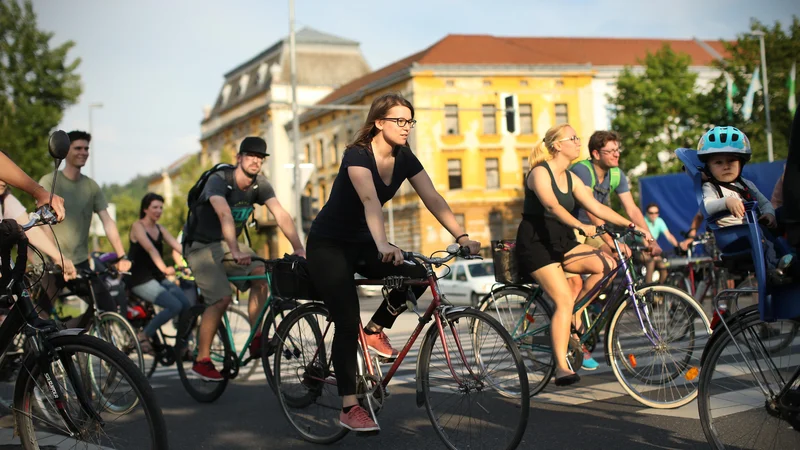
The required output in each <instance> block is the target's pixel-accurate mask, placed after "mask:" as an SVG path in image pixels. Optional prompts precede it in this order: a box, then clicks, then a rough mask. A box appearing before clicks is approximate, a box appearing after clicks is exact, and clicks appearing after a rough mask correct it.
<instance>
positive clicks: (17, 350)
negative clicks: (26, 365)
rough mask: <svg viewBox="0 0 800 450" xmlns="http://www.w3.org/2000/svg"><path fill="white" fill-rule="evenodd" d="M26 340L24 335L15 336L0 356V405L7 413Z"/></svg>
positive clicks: (12, 398)
mask: <svg viewBox="0 0 800 450" xmlns="http://www.w3.org/2000/svg"><path fill="white" fill-rule="evenodd" d="M27 340H28V337H27V336H25V335H24V334H22V333H19V334H17V335H16V336H14V341H13V343H12V344H11V346H9V348H7V349H6V351H5V352H3V353H2V354H0V404H2V405H3V406H4V407H5V408H7V409H8V410H9V411H10V410H11V409H12V404H13V401H14V383H15V382H16V380H17V376H18V374H19V370H20V369H21V368H22V363H23V362H24V361H25V348H26V345H27Z"/></svg>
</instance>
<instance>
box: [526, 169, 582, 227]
mask: <svg viewBox="0 0 800 450" xmlns="http://www.w3.org/2000/svg"><path fill="white" fill-rule="evenodd" d="M539 166H544V167H545V168H546V169H547V172H548V173H549V174H550V185H551V186H552V187H553V193H554V194H555V195H556V199H557V200H558V203H559V204H560V205H561V206H563V207H564V209H566V210H567V211H568V212H572V210H573V209H574V208H575V197H573V196H572V175H570V173H569V172H567V192H561V190H560V189H559V188H558V185H557V184H556V178H555V177H554V176H553V171H552V170H551V169H550V165H549V164H547V163H546V162H543V163H541V164H539ZM539 166H536V167H539ZM531 172H533V169H531V171H530V172H528V177H529V176H531ZM528 177H525V183H524V185H525V203H524V204H523V206H522V217H523V218H524V219H526V220H532V219H533V218H541V217H550V218H553V219H555V218H556V217H555V216H554V215H553V214H552V213H550V211H548V210H547V208H545V207H544V205H543V204H542V201H541V200H539V196H538V195H536V192H533V190H531V189H530V188H529V187H528Z"/></svg>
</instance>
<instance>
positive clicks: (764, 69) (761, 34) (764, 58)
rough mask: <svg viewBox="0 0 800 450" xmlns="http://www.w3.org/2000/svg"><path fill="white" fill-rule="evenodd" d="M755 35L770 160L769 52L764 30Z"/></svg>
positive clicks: (753, 32)
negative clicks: (766, 46) (759, 49)
mask: <svg viewBox="0 0 800 450" xmlns="http://www.w3.org/2000/svg"><path fill="white" fill-rule="evenodd" d="M750 34H751V35H753V36H758V40H759V45H760V46H761V85H762V86H764V109H765V110H766V113H767V155H768V157H769V162H772V161H773V160H774V157H773V153H772V122H771V121H770V117H769V86H768V85H769V83H768V82H767V80H768V78H767V52H766V50H765V49H764V32H763V31H761V30H756V31H752V32H750Z"/></svg>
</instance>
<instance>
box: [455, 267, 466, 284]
mask: <svg viewBox="0 0 800 450" xmlns="http://www.w3.org/2000/svg"><path fill="white" fill-rule="evenodd" d="M456 281H467V271H466V270H464V266H463V265H459V266H458V267H456Z"/></svg>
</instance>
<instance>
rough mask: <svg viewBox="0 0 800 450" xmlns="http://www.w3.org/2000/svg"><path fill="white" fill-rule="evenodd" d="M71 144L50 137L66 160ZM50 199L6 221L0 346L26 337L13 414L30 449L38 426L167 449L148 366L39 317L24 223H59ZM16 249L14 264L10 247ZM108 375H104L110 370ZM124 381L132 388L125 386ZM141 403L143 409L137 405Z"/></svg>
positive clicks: (69, 436) (1, 238)
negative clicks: (27, 274) (20, 220)
mask: <svg viewBox="0 0 800 450" xmlns="http://www.w3.org/2000/svg"><path fill="white" fill-rule="evenodd" d="M68 149H69V138H68V137H67V135H66V133H64V132H62V131H58V132H56V133H54V135H53V136H51V138H50V153H51V155H53V157H54V158H57V159H62V158H63V157H64V156H65V155H66V153H67V151H68ZM55 222H56V220H55V216H54V215H53V213H52V211H51V210H50V209H49V207H48V206H47V205H45V206H43V207H41V208H39V209H38V210H37V211H36V212H35V213H33V214H32V215H31V220H30V221H29V223H27V224H24V225H22V226H20V225H19V224H17V223H16V222H15V221H13V220H3V221H0V259H2V267H1V268H0V270H1V271H2V280H4V281H3V286H2V292H0V304H3V305H5V306H6V307H8V308H9V309H10V311H9V314H8V316H7V317H6V318H5V320H4V321H3V323H2V324H0V348H2V349H7V348H8V347H9V346H10V345H11V344H12V342H13V341H14V339H15V337H16V336H17V335H19V334H23V335H24V336H26V338H27V340H28V342H29V345H27V346H26V352H25V359H24V362H23V365H22V368H21V369H20V370H19V372H18V374H17V379H16V383H15V391H14V400H13V404H12V413H13V414H14V420H15V424H16V431H17V432H18V433H19V436H20V440H21V442H22V446H23V447H24V448H25V449H38V448H39V446H40V445H39V439H40V437H39V436H37V429H36V428H37V427H38V428H39V430H38V431H39V432H40V433H41V432H42V431H44V430H45V429H47V430H48V431H50V432H51V433H57V434H59V435H61V436H63V440H62V441H61V442H53V441H54V440H55V439H53V438H56V436H55V435H53V436H49V437H47V436H42V438H48V441H49V442H48V443H49V444H51V445H52V444H54V443H55V444H61V443H67V444H70V445H72V446H78V445H79V444H80V445H81V446H83V445H85V446H87V447H88V446H89V445H90V444H91V445H93V446H114V447H115V448H142V447H150V448H155V449H167V448H168V440H167V432H166V424H165V422H164V417H163V415H162V413H161V409H160V407H159V406H158V402H157V400H156V398H155V395H154V394H153V391H152V388H151V387H150V385H149V384H148V383H147V380H146V379H145V377H144V375H143V374H142V372H141V371H140V370H139V369H138V368H137V367H136V366H135V364H134V363H133V362H132V361H131V360H130V359H129V358H128V357H127V356H126V355H124V354H122V353H121V352H120V351H119V350H118V349H116V348H115V347H114V346H113V345H111V344H110V343H108V342H105V341H103V340H101V339H98V338H96V337H93V336H88V335H86V334H84V333H85V331H84V330H82V329H59V327H58V326H57V324H56V322H54V321H52V320H43V319H40V318H39V317H38V314H37V312H36V309H35V307H34V305H33V302H32V301H31V297H30V292H29V288H28V287H27V286H25V279H24V271H25V266H26V263H27V256H28V248H29V245H28V240H27V238H26V237H25V234H24V230H28V229H30V228H32V227H33V226H37V225H43V224H53V223H55ZM14 247H16V250H17V256H16V260H15V264H14V268H13V269H11V250H12V249H14ZM104 374H105V377H104ZM123 388H127V391H126V392H121V391H123ZM128 397H130V399H129V400H126V401H125V402H124V403H126V404H129V405H131V406H130V408H128V409H127V410H125V411H116V410H110V409H109V407H108V406H109V401H108V399H109V398H114V399H117V400H118V401H117V402H115V403H122V400H119V399H123V398H128ZM137 406H138V407H139V408H138V409H137V408H136V407H137Z"/></svg>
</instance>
